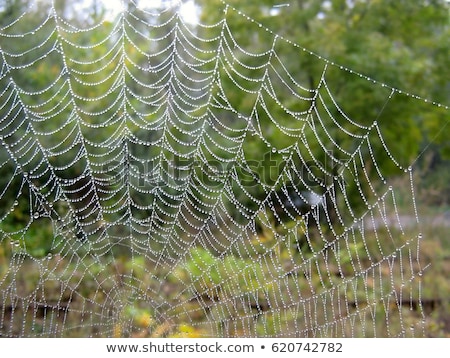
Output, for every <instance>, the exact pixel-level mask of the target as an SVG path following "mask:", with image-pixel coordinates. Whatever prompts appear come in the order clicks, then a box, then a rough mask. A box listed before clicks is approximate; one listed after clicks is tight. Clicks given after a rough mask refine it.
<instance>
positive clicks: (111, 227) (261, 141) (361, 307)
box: [0, 6, 423, 336]
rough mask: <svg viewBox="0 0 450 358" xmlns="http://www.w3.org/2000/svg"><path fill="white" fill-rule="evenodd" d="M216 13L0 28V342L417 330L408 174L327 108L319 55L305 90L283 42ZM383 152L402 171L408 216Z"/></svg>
mask: <svg viewBox="0 0 450 358" xmlns="http://www.w3.org/2000/svg"><path fill="white" fill-rule="evenodd" d="M229 11H237V10H236V9H234V8H230V7H228V6H226V7H225V11H224V15H223V18H222V19H221V20H220V21H219V22H217V23H216V24H210V25H205V24H197V25H196V26H192V25H190V24H187V23H186V22H185V20H184V19H183V17H182V16H180V14H179V13H177V12H176V11H173V9H169V10H166V11H156V10H154V9H153V10H151V11H150V10H144V9H137V10H135V11H123V12H122V13H121V14H120V15H119V16H118V17H117V19H116V20H114V21H113V22H111V23H107V22H101V23H98V24H97V25H94V26H92V27H91V28H77V27H76V26H75V25H73V24H71V23H70V22H69V21H68V20H66V19H64V17H63V16H62V15H60V14H58V13H57V11H56V10H55V8H54V7H51V8H50V10H49V12H48V16H47V17H46V18H45V19H44V20H43V21H42V23H41V24H40V25H39V26H38V27H36V28H34V29H32V30H30V31H28V32H26V33H24V32H21V33H18V32H16V31H17V30H16V28H20V27H19V24H21V22H23V21H26V19H27V17H28V16H30V14H31V13H30V14H27V13H25V14H24V15H23V16H21V17H20V18H19V19H18V20H17V21H16V22H13V23H12V24H10V25H8V26H5V27H4V28H3V29H1V32H0V36H1V39H2V46H1V74H0V84H1V85H0V86H1V87H0V88H1V93H0V95H1V108H0V110H1V113H2V120H1V124H0V131H1V156H0V158H1V161H2V176H4V178H6V180H5V179H4V181H3V183H4V185H3V187H2V191H1V193H0V202H1V206H2V207H3V208H4V210H3V211H2V217H1V221H0V222H1V223H2V227H1V228H2V229H1V233H2V239H1V240H2V245H3V246H4V247H6V248H7V250H9V251H8V252H9V253H10V256H9V263H8V265H7V269H6V270H5V271H4V272H2V273H1V275H0V277H1V278H0V305H1V307H2V315H1V318H0V334H1V335H2V336H77V335H90V336H127V335H131V336H137V335H142V334H148V335H154V336H155V335H158V334H160V335H170V334H177V333H176V332H181V333H180V334H187V333H186V332H191V331H193V332H195V334H197V335H200V336H358V335H363V336H378V335H386V334H387V335H388V336H405V335H413V336H414V335H418V334H419V335H420V334H422V333H421V332H422V331H421V330H422V329H423V327H422V326H423V312H422V309H421V305H420V276H421V274H422V267H421V265H420V263H419V261H418V249H419V241H420V238H421V235H420V233H418V227H417V226H418V223H419V218H418V215H417V210H416V209H415V205H416V204H415V199H414V191H413V185H412V169H411V168H408V167H407V166H402V165H401V164H400V163H398V162H397V161H396V159H395V158H394V156H393V154H391V153H390V151H389V149H388V148H389V145H388V143H385V141H384V139H383V136H382V133H381V130H380V128H379V125H378V123H377V122H376V119H377V118H373V119H372V120H371V123H369V124H364V122H363V121H361V120H359V119H358V118H355V119H352V118H350V117H349V116H348V114H346V112H345V111H344V110H343V109H341V107H340V105H339V104H338V102H337V100H336V99H335V95H334V94H333V89H332V86H331V85H330V84H329V82H328V80H327V79H328V71H329V69H328V66H333V68H334V69H336V66H335V65H334V63H332V62H330V61H328V60H323V59H321V58H317V59H316V61H318V63H322V65H321V66H322V67H321V70H320V76H319V77H320V80H319V81H318V82H317V84H316V87H315V88H308V86H304V85H302V79H296V78H295V77H294V76H293V75H291V70H289V68H290V67H292V66H289V65H288V62H287V61H286V60H284V59H283V56H282V55H281V51H280V49H281V48H282V46H286V40H285V39H283V38H281V37H280V36H278V35H276V34H273V36H271V41H269V42H267V49H265V50H263V51H256V50H255V49H254V48H253V47H252V46H251V45H247V46H246V45H241V44H240V43H239V40H238V39H237V38H236V37H235V35H234V31H233V29H232V26H231V25H230V24H229V23H228V22H227V12H229ZM250 22H251V21H250ZM261 31H264V30H261ZM261 36H263V35H261ZM264 36H267V33H265V35H264ZM18 41H20V43H21V45H20V46H18V45H17V43H18ZM288 45H289V46H294V45H293V44H288ZM295 46H297V45H295ZM295 46H294V47H295ZM306 55H307V56H309V55H311V53H308V54H306ZM337 69H339V67H337ZM339 70H340V69H339ZM342 71H347V69H345V68H342ZM36 73H37V75H36ZM27 76H28V78H32V79H34V82H33V80H30V83H32V85H33V86H35V87H31V88H30V85H29V83H27V82H26V81H25V82H24V81H23V78H27ZM33 76H34V77H33ZM36 76H37V77H39V76H41V77H40V78H43V79H42V80H41V81H40V82H36V81H37V77H36ZM355 77H356V78H359V79H360V80H362V81H366V80H369V79H368V78H365V77H361V76H355ZM373 85H374V87H383V88H384V89H385V90H386V97H385V98H386V102H385V103H384V105H386V104H387V105H389V100H390V99H391V98H392V97H393V96H395V95H398V90H395V89H392V88H389V87H388V86H386V85H383V86H381V85H380V86H379V85H378V84H377V83H376V82H374V83H373ZM238 96H241V97H245V102H246V103H244V104H242V103H239V101H238V99H237V98H236V97H238ZM417 100H420V99H419V98H417ZM382 108H383V106H380V110H379V112H378V117H379V116H380V115H381V114H382ZM271 131H272V132H273V131H276V135H273V133H271ZM349 143H350V144H349ZM375 147H377V148H383V151H382V152H380V151H375V150H374V148H375ZM262 148H263V150H264V152H265V153H257V155H255V151H261V149H262ZM330 148H332V150H330ZM254 158H257V160H258V161H260V162H262V163H264V164H265V162H264V161H270V163H271V164H270V165H269V166H270V168H271V170H273V173H275V174H273V173H272V174H271V175H270V178H268V175H267V174H268V173H265V172H264V171H263V172H261V169H258V167H257V166H255V160H254ZM385 161H390V162H392V164H393V165H394V167H395V168H396V171H397V172H398V173H403V171H404V172H405V173H404V174H403V175H405V176H407V177H408V178H409V179H410V183H411V184H410V185H411V192H410V193H409V199H408V200H410V203H411V204H410V208H411V210H412V211H411V212H412V216H413V217H414V223H413V224H411V223H409V224H408V227H403V226H404V225H403V223H402V220H401V218H400V213H399V210H398V209H397V205H396V202H397V201H396V196H395V190H394V188H393V187H390V186H388V184H389V183H388V181H387V179H388V178H387V175H386V174H384V173H383V168H382V167H381V166H380V165H379V163H380V162H385ZM272 162H273V164H272ZM256 164H257V163H256ZM269 166H267V165H266V167H269ZM261 167H264V166H260V167H259V168H261ZM367 168H371V169H367ZM349 188H353V189H354V190H356V191H357V195H356V197H357V199H355V195H354V194H353V195H352V194H351V193H350V192H349V191H350V189H349ZM24 207H25V208H26V209H25V210H24V209H23V208H24ZM361 208H362V209H361ZM20 213H22V214H20ZM18 217H20V220H21V222H23V226H22V227H20V228H17V227H14V228H13V229H11V228H9V227H8V223H10V222H11V220H13V218H16V219H17V218H18ZM46 226H48V227H51V232H46V231H42V234H41V236H45V238H42V242H46V243H47V244H48V248H47V250H46V252H44V253H42V252H40V251H39V250H36V248H35V247H33V243H32V242H30V238H31V237H32V232H35V231H36V230H38V229H42V228H43V227H46ZM412 229H414V230H415V233H412V231H413V230H412ZM386 237H387V238H388V239H389V240H388V241H387V240H386V239H385V238H386ZM387 242H388V243H387ZM40 245H41V246H42V243H41V244H40ZM416 251H417V252H416ZM30 270H31V271H33V270H34V271H35V272H36V275H35V277H34V280H35V281H34V282H29V281H30V280H29V278H27V280H28V281H27V284H25V283H24V282H25V277H26V274H27V273H28V272H30ZM361 287H362V289H361ZM55 292H56V294H55ZM417 302H418V303H417ZM414 305H418V307H416V308H415V309H416V310H417V312H418V313H417V315H416V317H415V319H414V320H412V321H411V319H410V318H409V316H408V320H409V321H411V322H409V321H408V322H405V319H404V313H403V310H405V309H411V310H412V309H413V306H414ZM404 306H408V307H404ZM147 313H148V315H149V316H150V317H151V318H149V319H148V320H147V321H146V322H144V323H142V322H141V321H142V320H140V317H141V316H145V314H147ZM380 317H381V318H380ZM180 327H181V328H180ZM183 327H188V328H184V329H185V331H183ZM183 332H184V333H183Z"/></svg>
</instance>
